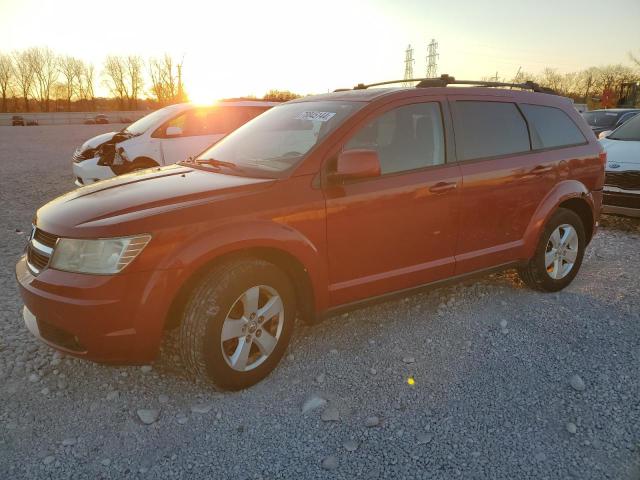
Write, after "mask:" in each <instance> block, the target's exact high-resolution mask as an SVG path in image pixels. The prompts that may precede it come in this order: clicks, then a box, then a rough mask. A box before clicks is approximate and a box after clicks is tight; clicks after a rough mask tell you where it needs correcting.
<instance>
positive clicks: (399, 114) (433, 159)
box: [344, 102, 444, 174]
mask: <svg viewBox="0 0 640 480" xmlns="http://www.w3.org/2000/svg"><path fill="white" fill-rule="evenodd" d="M356 148H367V149H371V150H376V151H377V152H378V156H379V158H380V168H381V171H382V173H383V174H385V173H394V172H402V171H406V170H414V169H416V168H422V167H428V166H431V165H441V164H443V163H444V133H443V129H442V115H441V114H440V106H439V104H438V103H435V102H431V103H419V104H415V105H407V106H404V107H399V108H395V109H393V110H390V111H388V112H386V113H384V114H382V115H380V116H379V117H378V118H376V119H375V120H373V121H372V122H370V123H368V124H367V125H365V126H364V127H363V128H361V129H360V130H359V131H358V132H357V133H356V135H355V136H354V137H353V138H351V140H349V142H348V143H347V144H346V145H345V148H344V149H345V150H351V149H356Z"/></svg>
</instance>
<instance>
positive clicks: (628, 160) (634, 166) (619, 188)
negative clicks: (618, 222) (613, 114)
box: [600, 115, 640, 217]
mask: <svg viewBox="0 0 640 480" xmlns="http://www.w3.org/2000/svg"><path fill="white" fill-rule="evenodd" d="M600 143H601V144H602V146H603V148H604V150H605V151H606V152H607V165H606V169H605V171H606V174H605V180H604V197H603V201H602V204H603V205H602V211H603V212H604V213H614V214H618V215H627V216H631V217H640V115H636V116H635V117H633V118H632V119H631V120H629V121H627V122H626V123H625V124H623V125H622V126H620V127H618V128H616V129H615V130H614V131H613V132H611V133H609V134H608V135H607V136H606V137H605V138H602V139H600Z"/></svg>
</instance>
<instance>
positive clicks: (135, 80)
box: [126, 55, 144, 110]
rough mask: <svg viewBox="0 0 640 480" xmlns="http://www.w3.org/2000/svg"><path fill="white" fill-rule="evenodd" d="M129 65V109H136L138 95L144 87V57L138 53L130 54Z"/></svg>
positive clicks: (127, 64) (127, 62)
mask: <svg viewBox="0 0 640 480" xmlns="http://www.w3.org/2000/svg"><path fill="white" fill-rule="evenodd" d="M126 66H127V81H128V83H129V87H128V90H129V92H130V94H131V95H130V97H129V105H128V108H129V109H133V110H136V109H137V108H138V96H139V95H140V92H141V91H142V89H143V88H144V79H143V70H142V69H143V67H144V62H143V61H142V58H140V57H139V56H137V55H129V56H128V57H127V60H126Z"/></svg>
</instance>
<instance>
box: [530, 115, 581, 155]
mask: <svg viewBox="0 0 640 480" xmlns="http://www.w3.org/2000/svg"><path fill="white" fill-rule="evenodd" d="M520 108H521V109H522V112H523V113H524V116H525V117H526V118H527V121H528V122H529V128H530V130H531V143H532V146H533V148H534V149H540V148H558V147H568V146H570V145H580V144H583V143H586V141H587V139H586V138H585V137H584V135H583V134H582V132H581V131H580V129H579V128H578V126H577V125H576V124H575V123H573V120H571V118H570V117H569V115H567V114H566V113H565V112H563V111H562V110H560V109H559V108H555V107H544V106H541V105H520Z"/></svg>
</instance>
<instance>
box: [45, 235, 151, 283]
mask: <svg viewBox="0 0 640 480" xmlns="http://www.w3.org/2000/svg"><path fill="white" fill-rule="evenodd" d="M149 240H151V235H136V236H135V237H121V238H101V239H96V240H83V239H77V238H60V239H59V240H58V242H57V243H56V246H55V249H54V251H53V257H52V258H51V263H50V264H49V266H50V267H51V268H55V269H57V270H64V271H67V272H76V273H94V274H98V275H113V274H115V273H118V272H120V271H122V269H123V268H125V267H126V266H127V265H129V264H130V263H131V262H132V261H133V260H134V259H135V258H136V257H137V256H138V255H139V254H140V252H142V250H143V249H144V247H146V246H147V244H148V243H149Z"/></svg>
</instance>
